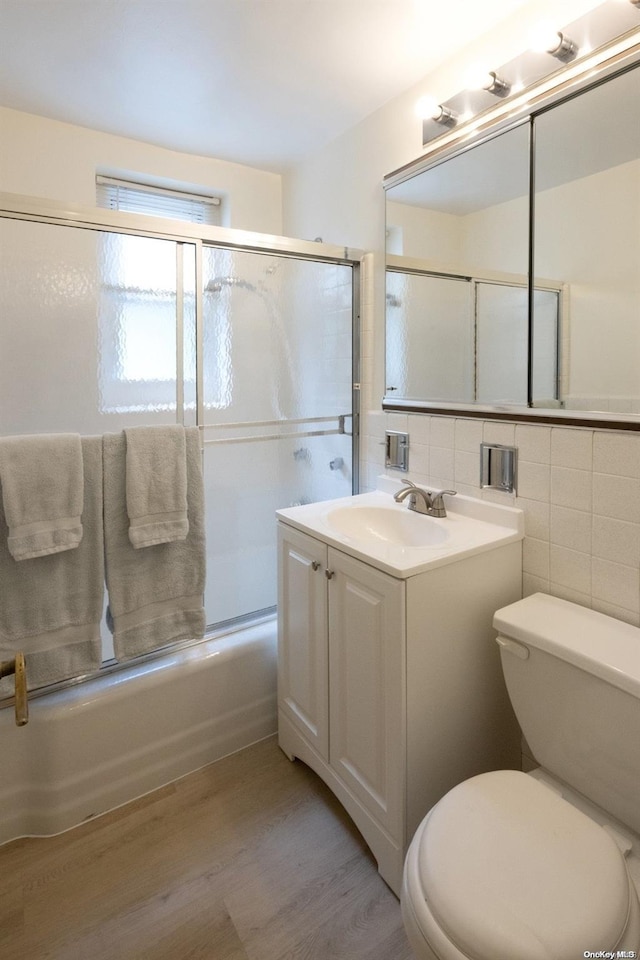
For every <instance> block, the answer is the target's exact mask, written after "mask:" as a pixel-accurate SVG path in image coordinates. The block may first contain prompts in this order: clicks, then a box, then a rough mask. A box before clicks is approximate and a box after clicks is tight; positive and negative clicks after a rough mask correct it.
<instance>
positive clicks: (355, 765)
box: [328, 549, 405, 837]
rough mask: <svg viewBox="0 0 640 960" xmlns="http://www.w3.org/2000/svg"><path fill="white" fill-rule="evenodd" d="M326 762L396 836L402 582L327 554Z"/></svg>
mask: <svg viewBox="0 0 640 960" xmlns="http://www.w3.org/2000/svg"><path fill="white" fill-rule="evenodd" d="M328 562H329V573H331V574H332V576H331V578H330V580H329V665H330V666H329V676H330V744H331V752H330V763H331V767H332V768H333V769H334V770H335V772H336V773H337V774H338V776H339V777H340V778H341V779H342V780H343V781H344V783H345V784H346V786H347V787H348V789H349V790H350V791H351V792H352V793H353V794H354V796H355V797H356V798H357V799H358V800H359V801H360V803H361V804H362V805H363V806H364V807H365V808H366V809H367V810H368V811H369V812H370V813H371V814H372V815H373V816H374V817H375V818H376V820H377V821H378V822H379V823H380V824H381V825H382V826H383V827H384V828H385V829H386V830H387V831H388V832H389V833H390V834H391V836H393V837H399V836H401V832H402V819H401V814H402V797H403V783H404V754H405V748H404V719H403V718H404V663H405V644H404V636H405V585H404V583H403V581H401V580H396V579H394V578H393V577H390V576H388V575H387V574H385V573H381V572H380V571H378V570H375V569H374V568H373V567H370V566H369V565H368V564H366V563H361V562H360V561H359V560H354V559H353V558H351V557H348V556H346V555H345V554H343V553H340V552H338V551H336V550H333V549H329V556H328Z"/></svg>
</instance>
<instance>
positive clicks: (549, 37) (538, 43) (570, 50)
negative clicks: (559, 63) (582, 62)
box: [530, 21, 578, 62]
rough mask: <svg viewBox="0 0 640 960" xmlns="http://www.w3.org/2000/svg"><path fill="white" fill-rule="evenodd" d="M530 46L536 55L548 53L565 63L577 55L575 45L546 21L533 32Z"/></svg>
mask: <svg viewBox="0 0 640 960" xmlns="http://www.w3.org/2000/svg"><path fill="white" fill-rule="evenodd" d="M530 46H531V49H532V50H534V51H535V52H536V53H550V54H551V56H552V57H556V59H558V60H564V61H565V62H567V61H569V60H573V58H574V57H575V56H576V55H577V53H578V47H577V44H575V43H574V42H573V40H571V39H570V38H569V37H567V36H565V34H564V33H562V31H561V30H558V29H557V27H555V26H554V25H553V24H551V23H549V22H548V21H547V22H544V23H540V24H538V26H537V27H536V28H535V29H534V30H533V32H532V34H531V38H530Z"/></svg>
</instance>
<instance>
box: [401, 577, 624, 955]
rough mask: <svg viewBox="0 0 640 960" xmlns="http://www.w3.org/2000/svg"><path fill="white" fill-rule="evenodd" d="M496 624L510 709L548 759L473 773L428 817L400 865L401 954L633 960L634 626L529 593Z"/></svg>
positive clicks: (537, 753) (539, 752)
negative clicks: (407, 947) (406, 946)
mask: <svg viewBox="0 0 640 960" xmlns="http://www.w3.org/2000/svg"><path fill="white" fill-rule="evenodd" d="M494 624H495V625H496V627H497V628H498V630H499V637H498V641H499V643H500V648H501V655H502V663H503V669H504V673H505V680H506V683H507V688H508V690H509V693H510V696H511V698H512V702H513V705H514V708H515V711H516V715H517V716H518V717H519V719H520V721H521V725H522V726H523V731H524V733H525V737H526V738H527V740H528V742H529V744H530V746H531V748H532V751H533V753H534V755H535V756H536V757H537V758H538V759H540V760H541V761H546V764H544V765H543V766H541V767H540V768H538V769H537V770H535V771H533V773H532V774H525V773H521V772H519V771H515V770H499V771H494V772H491V773H484V774H481V775H479V776H477V777H473V778H471V779H470V780H466V781H465V782H463V783H461V784H459V785H458V786H456V787H454V788H453V790H451V791H449V793H447V794H446V795H445V796H444V797H443V798H442V799H441V800H440V801H439V802H438V803H437V804H436V805H435V806H434V807H433V808H432V809H431V811H430V812H429V813H428V814H427V816H426V817H425V819H424V820H423V821H422V823H421V824H420V826H419V827H418V830H417V831H416V834H415V836H414V838H413V840H412V842H411V844H410V846H409V850H408V853H407V857H406V861H405V867H404V876H403V886H402V895H401V905H402V915H403V920H404V923H405V928H406V930H407V935H408V938H409V942H410V944H411V946H412V949H413V951H414V953H415V955H416V957H418V958H420V960H573V958H581V957H588V956H593V957H597V956H600V957H605V956H608V955H611V956H612V957H625V956H628V957H630V958H631V957H634V956H636V955H637V956H638V957H640V901H639V889H640V830H639V829H638V828H639V826H640V630H638V629H636V628H634V627H630V626H629V625H627V624H622V623H619V622H618V621H615V620H612V619H611V618H608V617H605V616H603V615H601V614H597V613H595V612H594V611H590V610H585V609H583V608H581V607H576V606H574V605H573V604H569V603H567V602H565V601H561V600H557V599H556V598H552V597H546V596H544V595H540V594H539V595H536V596H535V597H529V598H527V599H526V600H523V601H519V602H518V603H516V604H512V605H511V606H510V607H506V608H503V610H501V611H498V613H497V614H496V617H495V620H494ZM621 731H624V733H623V734H622V735H621ZM561 774H564V778H563V777H562V776H561Z"/></svg>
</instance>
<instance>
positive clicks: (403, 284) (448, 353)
mask: <svg viewBox="0 0 640 960" xmlns="http://www.w3.org/2000/svg"><path fill="white" fill-rule="evenodd" d="M386 355H387V358H386V369H387V387H386V389H387V392H390V391H393V392H395V394H396V396H398V397H404V398H407V399H419V398H420V397H427V398H428V399H429V400H451V401H455V402H465V401H466V402H469V401H471V400H472V399H473V310H472V301H471V284H470V283H469V282H468V281H467V280H464V279H457V278H450V277H438V276H431V275H429V274H413V273H401V272H400V271H387V340H386ZM443 357H446V363H443Z"/></svg>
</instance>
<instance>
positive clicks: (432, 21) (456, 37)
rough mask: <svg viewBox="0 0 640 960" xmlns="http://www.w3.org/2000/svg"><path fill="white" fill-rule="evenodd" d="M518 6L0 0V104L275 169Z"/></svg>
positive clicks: (393, 1)
mask: <svg viewBox="0 0 640 960" xmlns="http://www.w3.org/2000/svg"><path fill="white" fill-rule="evenodd" d="M528 2H530V0H447V2H442V0H0V105H1V106H5V107H11V108H13V109H16V110H22V111H25V112H27V113H34V114H38V115H40V116H45V117H50V118H53V119H56V120H63V121H67V122H69V123H74V124H78V125H80V126H85V127H90V128H94V129H98V130H102V131H105V132H108V133H113V134H119V135H122V136H125V137H133V138H135V139H137V140H143V141H147V142H149V143H153V144H157V145H159V146H163V147H168V148H171V149H175V150H179V151H182V152H185V153H194V154H200V155H203V156H212V157H218V158H221V159H227V160H232V161H235V162H238V163H245V164H249V165H251V166H255V167H259V168H261V169H265V170H273V171H276V172H280V171H284V170H285V169H287V168H288V167H289V166H291V165H292V164H294V163H296V162H298V161H300V160H302V159H303V158H304V157H305V156H306V155H308V154H310V153H312V152H313V151H315V150H318V149H319V148H321V147H322V146H324V145H325V144H326V143H328V142H330V141H331V140H333V139H334V138H336V137H338V136H339V135H340V134H341V133H343V132H344V131H345V130H347V129H348V128H349V127H351V126H353V125H355V124H357V123H358V122H359V121H360V120H362V119H363V118H364V117H365V116H367V115H368V114H370V113H372V112H373V111H374V110H376V109H377V108H378V107H380V106H382V105H383V104H384V103H386V102H387V101H388V100H390V99H392V98H393V97H395V96H397V95H398V94H400V93H401V92H402V91H403V90H405V89H407V88H408V87H410V86H411V85H413V84H414V83H417V82H418V81H419V80H420V79H421V78H422V77H424V76H425V75H426V74H428V73H429V72H430V71H431V70H432V69H434V68H435V67H437V66H438V64H439V63H441V62H443V61H444V60H446V58H447V57H448V56H450V55H451V54H452V53H454V52H455V51H456V50H458V49H461V48H463V47H464V46H466V45H467V44H468V43H470V42H471V41H473V40H474V39H475V38H476V37H478V36H480V35H482V34H483V33H485V32H487V31H489V30H490V29H491V28H492V26H494V25H495V24H496V23H498V22H499V21H500V20H503V19H505V18H506V17H507V16H509V15H511V14H512V13H513V12H514V11H515V10H517V9H518V8H520V7H525V6H526V5H527V3H528Z"/></svg>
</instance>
